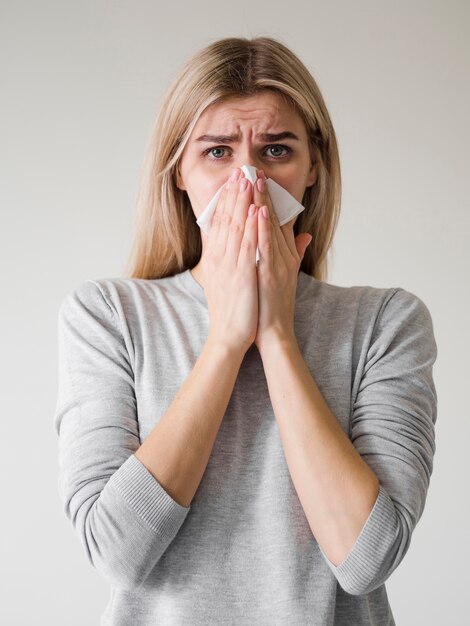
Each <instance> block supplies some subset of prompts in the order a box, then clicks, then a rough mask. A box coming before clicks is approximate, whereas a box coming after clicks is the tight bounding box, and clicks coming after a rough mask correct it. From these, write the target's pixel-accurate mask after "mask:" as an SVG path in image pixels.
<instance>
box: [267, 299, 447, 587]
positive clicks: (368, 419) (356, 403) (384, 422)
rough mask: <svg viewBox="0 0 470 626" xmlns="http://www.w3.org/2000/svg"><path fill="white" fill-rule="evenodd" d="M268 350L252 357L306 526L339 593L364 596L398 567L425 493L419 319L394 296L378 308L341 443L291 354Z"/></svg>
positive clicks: (427, 424)
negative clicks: (260, 370)
mask: <svg viewBox="0 0 470 626" xmlns="http://www.w3.org/2000/svg"><path fill="white" fill-rule="evenodd" d="M266 345H269V344H268V343H267V344H266ZM268 349H269V352H265V353H264V354H262V355H261V356H262V359H263V365H264V367H265V372H266V378H267V381H268V388H269V392H270V396H271V399H272V404H273V409H274V412H275V416H276V420H277V422H278V425H279V430H280V434H281V438H282V442H283V446H284V450H285V454H286V461H287V463H288V466H289V470H290V473H291V476H292V480H293V483H294V486H295V488H296V491H297V493H298V496H299V499H300V501H301V503H302V506H303V508H304V511H305V515H306V517H307V519H308V522H309V525H310V527H311V529H312V532H313V534H314V536H315V538H316V539H317V541H318V543H319V547H320V550H321V552H322V554H323V556H324V557H325V559H326V561H327V563H328V565H329V567H330V569H331V570H332V572H333V573H334V574H335V576H336V578H337V580H338V582H339V583H340V585H341V586H342V588H343V589H344V590H345V591H346V592H348V593H350V594H356V595H357V594H364V593H368V592H369V591H372V590H373V589H375V588H377V587H378V586H379V585H381V584H382V583H383V582H385V580H386V579H387V578H388V577H389V576H390V574H391V573H392V572H393V570H394V569H395V568H396V567H397V566H398V564H399V563H400V562H401V560H402V559H403V557H404V555H405V553H406V551H407V549H408V547H409V544H410V540H411V535H412V532H413V530H414V528H415V526H416V524H417V522H418V520H419V518H420V516H421V514H422V512H423V509H424V503H425V499H426V493H427V489H428V486H429V480H430V476H431V472H432V464H433V455H434V452H435V442H434V424H435V421H436V417H437V396H436V390H435V386H434V382H433V378H432V366H433V363H434V361H435V359H436V356H437V348H436V344H435V340H434V334H433V325H432V320H431V317H430V314H429V311H428V309H427V307H426V306H425V305H424V303H423V302H422V301H421V300H420V299H419V298H418V297H417V296H415V295H414V294H411V293H409V292H407V291H405V290H403V289H398V290H396V291H395V292H394V293H392V294H391V296H390V297H388V299H387V301H386V302H385V303H384V305H383V306H382V310H381V312H380V314H379V316H378V321H377V322H376V326H375V328H374V333H373V335H372V338H371V342H370V345H369V349H368V352H367V355H366V356H365V363H364V367H363V373H362V379H361V381H360V384H359V388H358V391H357V395H356V398H355V399H354V398H353V406H352V414H351V418H350V423H351V440H350V441H349V440H347V437H346V435H345V434H344V432H343V431H342V429H341V428H340V426H339V424H338V422H337V421H336V420H335V418H334V416H333V415H332V413H331V412H330V410H329V408H328V406H327V405H326V403H325V401H324V399H323V397H322V395H321V394H320V392H319V390H318V387H317V385H316V383H315V381H314V379H313V378H312V376H311V375H310V372H309V371H308V368H307V366H306V364H305V362H304V361H303V358H302V356H301V354H300V351H299V349H298V347H296V346H294V345H293V344H292V342H289V341H287V342H286V341H285V339H284V340H283V341H280V342H279V341H278V342H272V343H271V347H270V348H268Z"/></svg>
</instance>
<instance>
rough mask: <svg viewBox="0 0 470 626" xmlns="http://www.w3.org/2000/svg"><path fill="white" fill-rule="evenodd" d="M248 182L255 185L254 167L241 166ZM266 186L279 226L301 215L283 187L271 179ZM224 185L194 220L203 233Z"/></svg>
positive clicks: (257, 252) (206, 229) (297, 205)
mask: <svg viewBox="0 0 470 626" xmlns="http://www.w3.org/2000/svg"><path fill="white" fill-rule="evenodd" d="M240 169H241V170H242V171H243V173H244V174H245V176H246V177H247V178H248V180H249V181H250V182H251V183H252V184H255V182H256V179H257V176H256V167H253V166H252V165H242V167H241V168H240ZM265 182H266V186H267V189H268V191H269V195H270V197H271V202H272V205H273V208H274V211H275V212H276V215H277V217H278V218H279V224H280V225H281V226H283V225H284V224H286V223H287V222H289V221H290V220H292V219H294V217H295V216H296V215H298V214H299V213H301V212H302V211H303V210H304V209H305V207H304V206H303V205H302V204H300V202H298V200H296V199H295V198H294V196H292V195H291V194H290V193H289V192H288V191H287V190H286V189H284V187H281V185H278V183H276V181H274V180H272V178H267V179H266V181H265ZM224 186H225V183H224V184H223V185H222V187H220V189H219V190H218V191H217V192H216V193H215V194H214V196H213V197H212V199H211V201H210V202H209V204H208V205H207V206H206V208H205V209H204V211H203V212H202V213H201V215H200V216H199V217H198V219H197V220H196V223H197V225H198V226H199V227H200V228H202V230H203V231H204V232H205V233H208V232H209V230H210V225H211V221H212V216H213V214H214V211H215V208H216V206H217V202H218V200H219V196H220V194H221V192H222V189H223V188H224ZM258 260H259V250H258V247H257V248H256V264H258Z"/></svg>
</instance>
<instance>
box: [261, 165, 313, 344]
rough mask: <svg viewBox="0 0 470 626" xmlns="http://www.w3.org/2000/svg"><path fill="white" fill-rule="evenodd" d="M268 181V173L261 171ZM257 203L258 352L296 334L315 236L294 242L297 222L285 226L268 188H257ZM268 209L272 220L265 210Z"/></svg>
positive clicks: (298, 237)
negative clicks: (302, 275)
mask: <svg viewBox="0 0 470 626" xmlns="http://www.w3.org/2000/svg"><path fill="white" fill-rule="evenodd" d="M257 175H258V177H260V178H261V177H262V178H263V179H264V172H263V171H262V170H257ZM253 192H254V196H253V201H254V203H255V205H256V206H257V207H259V208H260V210H259V211H258V248H259V257H260V258H259V263H258V267H257V272H258V297H259V302H258V308H259V312H258V329H257V333H256V337H255V344H256V346H257V348H258V350H260V352H261V350H262V346H263V345H264V344H265V343H266V342H268V341H270V340H272V339H273V338H284V337H286V338H287V339H292V338H295V333H294V313H295V296H296V292H297V279H298V274H299V269H300V264H301V263H302V259H303V257H304V254H305V250H306V248H307V246H308V245H309V243H310V242H311V241H312V236H311V235H310V234H308V233H302V234H300V235H298V236H297V237H295V238H294V223H295V219H296V218H294V219H292V220H291V221H290V222H287V223H286V224H284V225H283V226H280V225H279V219H278V217H277V215H276V213H275V211H274V209H273V205H272V202H271V198H270V196H269V192H268V189H267V185H266V183H265V184H264V191H263V192H260V191H259V190H258V187H257V185H256V184H255V185H254V188H253ZM263 206H265V207H266V209H267V212H268V218H267V219H266V218H265V217H264V216H263V213H262V210H261V208H262V207H263Z"/></svg>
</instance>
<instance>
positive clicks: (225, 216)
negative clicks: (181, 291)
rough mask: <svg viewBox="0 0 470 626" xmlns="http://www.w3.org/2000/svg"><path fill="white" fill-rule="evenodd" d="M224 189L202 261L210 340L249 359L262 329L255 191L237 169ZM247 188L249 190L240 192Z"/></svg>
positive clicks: (207, 238) (205, 242)
mask: <svg viewBox="0 0 470 626" xmlns="http://www.w3.org/2000/svg"><path fill="white" fill-rule="evenodd" d="M235 171H237V172H238V178H237V180H233V179H232V180H231V179H230V178H229V180H228V181H227V183H226V184H225V186H224V187H223V189H222V192H221V194H220V197H219V201H218V203H217V207H216V209H215V211H214V214H213V216H212V222H211V227H210V231H209V234H208V235H206V234H205V233H203V232H202V231H201V235H202V237H203V244H204V245H203V252H202V255H201V260H200V267H201V273H202V278H203V281H204V293H205V296H206V300H207V305H208V309H209V316H210V324H209V338H211V339H213V340H215V341H216V342H218V343H222V344H224V345H227V346H228V347H230V348H233V349H235V350H241V351H243V353H245V352H246V351H247V350H248V348H249V347H250V346H251V344H252V343H253V342H254V340H255V337H256V331H257V327H258V280H257V269H256V246H257V244H258V230H257V226H258V215H257V208H256V207H255V206H254V205H253V207H254V209H255V212H254V214H253V215H252V216H250V215H248V210H249V208H250V205H252V203H253V186H252V184H251V182H250V181H249V180H248V179H247V178H246V177H245V175H244V174H243V172H242V171H241V170H240V169H239V168H237V170H235ZM243 185H245V188H244V189H242V188H241V187H242V186H243Z"/></svg>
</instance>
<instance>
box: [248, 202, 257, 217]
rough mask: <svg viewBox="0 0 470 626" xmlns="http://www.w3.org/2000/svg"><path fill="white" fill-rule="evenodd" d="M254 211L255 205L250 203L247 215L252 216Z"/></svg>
mask: <svg viewBox="0 0 470 626" xmlns="http://www.w3.org/2000/svg"><path fill="white" fill-rule="evenodd" d="M255 211H256V205H254V204H250V208H249V209H248V215H250V216H253V215H254V214H255Z"/></svg>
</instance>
